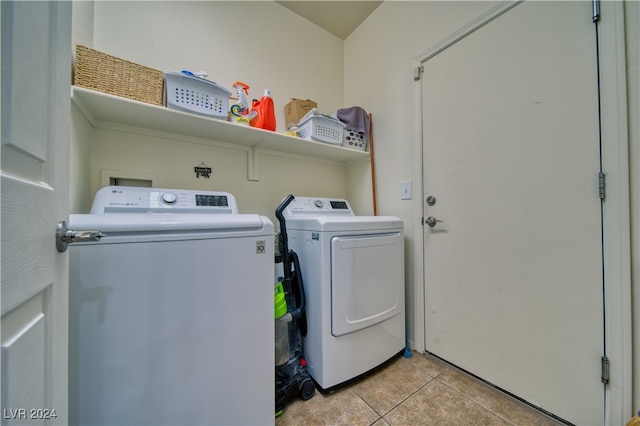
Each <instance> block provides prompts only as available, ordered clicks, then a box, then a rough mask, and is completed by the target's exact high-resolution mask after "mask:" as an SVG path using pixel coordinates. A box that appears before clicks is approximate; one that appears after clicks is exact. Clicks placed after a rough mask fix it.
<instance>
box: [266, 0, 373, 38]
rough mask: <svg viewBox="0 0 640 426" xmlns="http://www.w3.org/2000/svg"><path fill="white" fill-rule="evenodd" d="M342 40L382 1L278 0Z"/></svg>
mask: <svg viewBox="0 0 640 426" xmlns="http://www.w3.org/2000/svg"><path fill="white" fill-rule="evenodd" d="M276 3H278V4H280V5H282V6H284V7H286V8H287V9H289V10H291V11H292V12H294V13H296V14H298V15H300V16H302V17H303V18H305V19H307V20H308V21H311V22H313V23H314V24H316V25H318V26H319V27H320V28H323V29H325V30H326V31H328V32H330V33H331V34H333V35H335V36H337V37H339V38H341V39H342V40H344V39H346V38H347V37H349V34H351V33H352V32H353V30H355V29H356V28H358V26H359V25H360V24H361V23H362V21H364V20H365V19H367V17H368V16H369V15H370V14H371V12H373V11H374V10H375V9H376V8H377V7H378V6H380V4H382V1H369V0H360V1H301V0H298V1H276Z"/></svg>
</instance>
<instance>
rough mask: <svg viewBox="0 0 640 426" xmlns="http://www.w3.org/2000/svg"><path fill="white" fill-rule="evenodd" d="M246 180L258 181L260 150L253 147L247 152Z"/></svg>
mask: <svg viewBox="0 0 640 426" xmlns="http://www.w3.org/2000/svg"><path fill="white" fill-rule="evenodd" d="M247 180H251V181H256V182H258V181H259V180H260V150H259V149H258V148H256V147H255V146H252V147H249V150H248V151H247Z"/></svg>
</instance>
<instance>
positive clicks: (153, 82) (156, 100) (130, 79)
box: [73, 45, 164, 105]
mask: <svg viewBox="0 0 640 426" xmlns="http://www.w3.org/2000/svg"><path fill="white" fill-rule="evenodd" d="M163 83H164V73H163V72H162V71H159V70H155V69H153V68H149V67H145V66H144V65H138V64H135V63H133V62H129V61H127V60H124V59H120V58H117V57H115V56H111V55H107V54H106V53H102V52H99V51H97V50H94V49H91V48H89V47H86V46H82V45H77V46H76V62H75V74H74V78H73V84H74V85H76V86H79V87H85V88H87V89H92V90H97V91H99V92H103V93H109V94H111V95H116V96H121V97H123V98H129V99H133V100H136V101H140V102H146V103H149V104H154V105H162V95H163Z"/></svg>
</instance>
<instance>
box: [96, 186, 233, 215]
mask: <svg viewBox="0 0 640 426" xmlns="http://www.w3.org/2000/svg"><path fill="white" fill-rule="evenodd" d="M169 212H172V213H207V214H238V213H239V212H238V205H237V203H236V199H235V197H234V196H233V195H231V194H229V193H228V192H217V191H194V190H186V189H168V188H139V187H131V186H106V187H104V188H101V189H100V190H98V192H97V193H96V196H95V198H94V199H93V205H92V207H91V214H109V213H169Z"/></svg>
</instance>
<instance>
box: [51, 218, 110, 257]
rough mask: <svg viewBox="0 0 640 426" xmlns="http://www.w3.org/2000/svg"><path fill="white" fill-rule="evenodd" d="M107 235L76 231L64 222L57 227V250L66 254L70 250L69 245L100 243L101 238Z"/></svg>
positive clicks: (96, 232)
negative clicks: (90, 242) (89, 242)
mask: <svg viewBox="0 0 640 426" xmlns="http://www.w3.org/2000/svg"><path fill="white" fill-rule="evenodd" d="M106 235H107V234H105V233H103V232H102V231H74V230H71V229H69V228H68V227H67V222H65V221H64V220H62V221H60V222H58V224H57V225H56V248H57V249H58V252H60V253H64V252H65V251H67V248H69V244H72V243H82V242H88V241H100V238H102V237H104V236H106Z"/></svg>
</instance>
